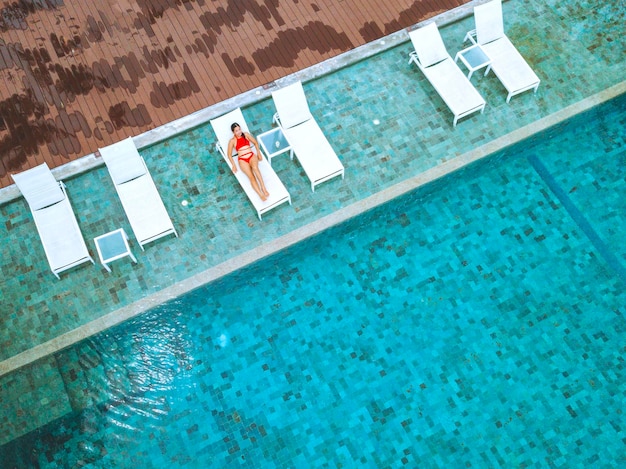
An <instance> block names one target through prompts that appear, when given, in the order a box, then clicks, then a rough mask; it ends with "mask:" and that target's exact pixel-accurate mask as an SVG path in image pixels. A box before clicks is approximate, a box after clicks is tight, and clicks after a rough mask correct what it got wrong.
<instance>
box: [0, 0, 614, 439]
mask: <svg viewBox="0 0 626 469" xmlns="http://www.w3.org/2000/svg"><path fill="white" fill-rule="evenodd" d="M504 11H505V29H506V31H507V33H508V34H509V37H511V39H512V40H513V42H514V43H515V44H516V45H517V47H518V48H519V49H520V51H521V52H522V54H523V55H524V56H525V57H526V58H527V60H528V61H529V63H530V64H531V65H532V66H533V68H534V69H535V70H536V72H537V74H538V75H539V77H540V78H541V79H542V84H541V86H540V88H539V91H538V93H537V94H536V95H533V94H532V93H525V94H523V95H520V96H517V97H515V98H513V99H512V101H511V103H510V104H508V105H507V104H506V103H505V93H504V90H503V88H502V86H501V85H500V83H499V82H498V81H497V79H496V78H495V77H494V76H493V75H491V76H488V77H482V76H481V75H480V74H477V75H476V74H475V76H474V77H473V79H472V81H473V83H474V84H475V85H476V87H477V88H478V89H479V91H480V92H481V93H482V94H483V96H484V97H485V99H486V100H487V103H488V105H487V108H486V110H485V113H484V114H483V115H475V116H472V117H470V118H467V119H465V120H463V121H461V122H460V123H459V125H458V126H457V128H456V129H453V128H452V116H451V115H450V113H449V112H448V110H447V108H446V107H445V105H444V104H443V102H442V101H441V100H440V99H439V98H438V96H437V95H436V93H435V91H434V90H433V89H432V87H431V86H430V85H429V84H428V82H427V81H426V80H425V79H424V77H423V76H422V75H421V73H420V72H419V71H418V70H417V69H416V68H415V67H414V66H410V65H408V53H409V51H410V50H411V47H410V46H409V44H408V43H404V44H402V45H400V46H397V47H395V48H393V49H391V50H389V51H386V52H384V53H382V54H380V55H377V56H375V57H373V58H370V59H368V60H366V61H364V62H360V63H357V64H354V65H351V66H349V67H347V68H344V69H342V70H339V71H337V72H335V73H333V74H331V75H328V76H325V77H322V78H320V79H318V80H315V81H313V82H310V83H306V84H305V91H306V93H307V95H308V97H309V103H310V105H311V109H312V112H313V114H314V115H315V116H316V118H317V120H318V122H319V124H320V126H321V127H322V128H323V129H324V131H325V132H326V134H327V136H328V138H329V140H330V141H331V142H332V144H333V146H334V148H335V149H336V151H337V152H338V154H339V155H340V157H341V159H342V161H343V163H344V165H345V166H346V179H345V181H341V180H340V179H336V180H333V181H330V182H328V183H325V184H324V185H322V186H319V188H318V189H317V190H316V192H315V193H311V192H310V189H309V185H308V182H307V180H306V179H305V177H304V175H303V173H302V171H301V170H300V168H299V167H298V165H297V163H295V162H290V161H289V160H288V159H287V158H286V157H279V158H276V159H275V162H274V166H275V169H276V171H277V172H278V174H279V176H280V177H281V179H282V180H283V182H284V183H285V185H286V186H287V188H288V189H289V190H290V192H291V194H292V198H293V205H292V206H287V205H285V206H282V207H280V208H278V209H276V210H274V211H273V212H270V213H269V214H268V215H266V217H265V218H264V220H263V221H262V222H260V221H259V220H258V219H257V218H256V214H255V213H254V211H253V209H252V207H251V206H250V205H249V203H248V201H247V199H246V198H245V196H244V195H243V193H241V191H240V190H239V188H238V186H236V182H235V180H234V178H233V177H232V176H231V175H230V173H229V170H228V168H227V167H226V166H225V165H224V164H223V163H222V162H221V159H220V158H219V157H218V155H217V154H216V152H215V151H214V150H213V144H214V137H213V135H212V132H211V130H210V127H209V126H204V127H200V128H197V129H195V130H193V131H192V132H189V133H187V134H185V135H183V136H181V137H179V138H175V139H172V140H169V141H166V142H164V143H161V144H157V145H155V146H153V147H151V148H148V149H146V150H144V151H142V154H143V155H144V157H145V158H146V161H147V164H148V166H149V167H150V169H151V172H152V175H153V177H154V179H155V181H156V183H157V185H158V186H159V189H160V192H161V194H162V197H163V200H164V202H165V205H166V206H167V207H168V209H169V211H170V215H171V216H172V219H173V221H174V223H175V225H176V227H177V229H178V232H179V234H180V238H179V239H175V238H173V237H172V238H166V239H163V240H161V241H159V242H157V243H153V244H152V245H149V246H148V247H147V248H146V251H145V252H142V251H140V250H139V248H138V246H137V244H136V243H134V240H132V238H131V243H132V245H131V247H132V248H133V251H134V253H135V255H136V256H137V258H138V261H139V262H138V264H137V265H134V264H132V263H130V262H127V261H125V260H122V261H117V262H115V263H114V264H113V265H112V270H113V271H112V273H110V274H109V273H107V272H105V271H104V269H103V268H101V266H96V267H94V266H90V265H85V266H83V267H80V268H78V269H75V270H73V271H71V272H68V273H65V274H63V276H62V279H61V281H57V280H56V279H55V277H54V276H53V275H52V274H51V273H50V271H49V270H48V265H47V263H46V260H45V257H44V255H43V250H42V248H41V244H40V242H39V239H38V237H37V233H36V231H35V226H34V223H33V222H32V217H31V215H30V212H29V210H28V208H27V205H26V203H25V201H24V200H23V199H20V200H18V201H16V202H12V203H8V204H5V205H2V206H0V214H1V216H2V219H3V221H4V223H3V224H2V228H0V229H1V230H2V236H3V239H4V240H10V242H5V243H3V244H2V246H1V247H0V252H1V255H0V259H1V260H0V263H1V264H0V272H1V274H0V275H1V278H0V281H1V282H2V287H1V289H2V297H3V298H2V304H3V308H2V309H3V314H2V315H1V316H0V331H1V332H0V354H1V355H0V359H7V358H10V357H12V356H14V355H16V354H18V353H20V352H22V351H24V350H26V349H28V348H30V347H33V346H35V345H37V344H41V343H44V342H46V341H48V340H51V339H53V338H54V337H57V336H59V335H61V334H63V333H66V332H68V331H70V330H73V329H75V328H76V327H79V326H82V325H85V324H87V323H89V322H90V321H93V320H95V319H97V318H99V317H101V316H103V315H104V314H106V313H110V312H112V311H115V310H117V309H118V308H121V307H124V306H127V305H130V304H132V303H133V302H134V301H137V300H138V299H140V298H142V297H147V296H149V295H151V294H153V293H156V292H158V291H161V290H163V289H164V288H169V287H172V286H175V285H177V284H179V283H181V282H183V281H185V280H186V279H188V278H190V277H192V276H194V275H197V274H199V273H201V272H203V271H205V270H206V269H209V268H211V267H214V266H216V265H218V264H221V263H223V262H226V261H228V260H229V259H232V258H234V257H236V256H238V255H240V254H243V253H245V252H246V251H249V250H250V249H252V248H256V247H259V246H263V245H264V244H265V243H267V242H270V241H272V240H275V239H277V238H278V237H280V236H282V235H285V234H287V233H289V232H292V231H293V230H295V229H298V228H300V227H303V226H305V225H307V224H309V223H312V222H314V221H316V220H319V219H320V218H322V217H324V216H326V215H329V214H331V213H333V212H335V211H336V210H339V209H342V208H345V207H347V206H349V205H352V204H355V203H358V202H359V201H362V200H363V199H365V198H367V197H370V196H372V195H375V194H377V193H378V192H380V191H382V190H385V189H388V188H390V187H392V186H394V185H395V184H398V183H400V182H402V181H405V180H407V179H409V178H411V177H414V176H416V175H418V174H420V173H422V172H424V171H426V170H428V169H431V168H433V167H435V166H437V165H439V164H441V163H443V162H445V161H448V160H451V159H453V158H455V157H457V156H460V155H464V154H466V153H467V152H470V151H473V150H476V149H477V148H480V147H481V146H483V145H485V144H488V143H489V142H493V141H494V140H496V139H498V138H500V137H503V136H506V135H507V134H509V133H511V132H514V131H516V130H519V129H521V128H524V127H525V126H527V125H529V124H531V123H533V122H535V121H537V120H538V119H541V118H544V117H546V116H550V115H552V114H553V113H556V112H559V111H561V110H562V109H564V108H566V107H567V106H570V105H573V104H575V103H578V102H580V101H581V100H584V99H585V98H589V97H592V96H595V95H597V94H598V93H601V92H602V91H603V90H605V89H607V88H609V87H612V86H615V85H619V84H620V83H621V82H622V80H623V78H624V73H623V70H624V69H625V68H626V67H625V62H626V57H625V56H624V54H623V51H624V50H625V44H624V41H625V39H624V34H623V33H624V13H625V12H626V7H624V6H621V5H619V4H618V3H615V4H613V3H610V4H606V3H605V2H601V1H600V0H596V1H593V2H582V1H565V2H562V1H561V2H557V1H555V0H550V1H547V2H531V1H510V2H507V3H505V5H504ZM589 12H595V14H589ZM472 27H473V20H472V19H471V18H469V19H466V20H463V21H460V22H458V23H455V24H452V25H449V26H447V27H445V28H443V29H442V35H443V38H444V41H445V43H446V45H447V47H448V49H449V51H450V52H451V53H454V52H456V51H457V50H458V49H460V48H461V47H462V44H461V42H462V39H463V36H464V35H465V32H466V31H467V30H468V29H471V28H472ZM243 112H244V115H245V116H246V119H247V121H248V124H249V125H250V127H251V129H252V131H253V133H257V134H258V133H260V132H262V131H264V130H267V129H269V128H270V127H271V121H272V114H273V112H274V108H273V104H272V102H271V100H266V101H263V102H260V103H257V104H254V105H252V106H250V107H247V108H245V109H244V110H243ZM375 121H377V122H379V124H376V123H375ZM65 182H66V184H67V187H68V193H69V196H70V199H71V201H72V203H73V206H74V210H75V212H76V214H77V217H78V221H79V224H80V226H81V229H82V231H83V234H84V236H85V238H86V240H87V242H88V245H89V247H90V249H91V251H92V253H95V249H94V246H93V242H92V239H93V238H94V237H95V236H97V235H99V234H102V233H104V232H106V231H110V230H112V229H115V228H117V227H119V226H122V227H124V228H126V229H127V231H128V232H129V233H130V227H129V226H128V224H127V221H126V219H125V217H124V214H123V211H122V209H121V205H120V204H119V201H118V199H117V197H116V194H115V191H114V189H113V187H112V185H111V183H110V179H109V177H108V174H107V172H106V170H105V169H104V168H100V169H97V170H94V171H90V172H88V173H86V174H84V175H81V176H79V177H76V178H73V179H70V180H66V181H65ZM183 200H188V201H190V202H191V204H190V205H187V206H186V207H184V206H183V205H181V202H182V201H183ZM48 361H49V360H48V359H45V360H44V361H43V362H44V363H42V367H34V368H33V369H32V371H26V373H31V374H30V375H26V376H25V375H23V374H22V375H20V376H16V374H9V375H6V376H4V377H2V378H0V388H1V389H3V393H4V392H5V391H7V390H9V389H11V394H12V395H13V393H15V392H17V391H16V390H17V389H22V392H21V394H22V395H24V396H26V397H24V401H25V402H26V401H28V402H34V403H35V404H34V405H36V406H37V405H41V406H45V405H46V403H45V402H44V400H46V399H45V396H38V395H37V393H36V389H37V382H38V380H54V379H56V378H55V376H54V374H55V373H56V371H55V366H54V363H48ZM46 367H48V370H49V372H45V369H46ZM22 404H23V403H22ZM22 404H20V405H22ZM56 405H57V407H56V408H50V407H46V411H45V412H40V414H41V415H40V419H41V421H47V420H49V419H52V418H54V417H55V416H59V415H63V414H64V413H65V412H67V408H66V407H64V406H63V405H61V404H58V401H57V404H56ZM3 406H7V407H3V412H2V415H1V417H0V418H1V419H2V421H0V428H3V429H4V428H7V426H9V427H10V428H11V429H12V431H13V430H15V431H17V432H18V433H19V432H20V431H23V430H24V428H25V427H21V426H20V425H19V424H16V418H15V407H14V406H12V405H11V404H10V403H6V402H3ZM18 417H19V418H21V419H23V420H30V421H31V423H32V424H35V425H36V424H37V422H36V421H34V420H33V419H34V414H30V412H29V413H28V414H24V413H22V414H21V415H20V414H18ZM9 420H10V421H11V424H10V425H9ZM17 420H19V419H17ZM18 423H19V422H18Z"/></svg>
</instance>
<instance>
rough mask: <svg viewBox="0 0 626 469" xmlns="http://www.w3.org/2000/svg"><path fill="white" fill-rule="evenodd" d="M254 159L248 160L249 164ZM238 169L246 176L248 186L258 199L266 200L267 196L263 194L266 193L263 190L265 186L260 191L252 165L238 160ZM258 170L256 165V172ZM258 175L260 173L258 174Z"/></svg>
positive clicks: (254, 157)
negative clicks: (248, 181)
mask: <svg viewBox="0 0 626 469" xmlns="http://www.w3.org/2000/svg"><path fill="white" fill-rule="evenodd" d="M255 159H256V155H255V156H253V157H252V158H251V159H250V163H252V161H253V160H255ZM239 168H240V169H241V170H242V171H243V172H244V174H245V175H246V176H248V179H250V184H251V185H252V188H253V189H254V192H256V193H257V194H259V197H261V200H262V201H264V202H265V201H266V200H267V196H268V195H269V194H267V195H265V193H266V192H267V191H266V190H265V185H263V190H261V188H260V187H259V184H258V183H257V180H256V177H255V175H254V173H253V171H252V165H251V164H248V163H246V162H245V161H243V160H239ZM258 170H259V167H258V164H257V171H258ZM259 174H260V173H259ZM261 181H263V179H261Z"/></svg>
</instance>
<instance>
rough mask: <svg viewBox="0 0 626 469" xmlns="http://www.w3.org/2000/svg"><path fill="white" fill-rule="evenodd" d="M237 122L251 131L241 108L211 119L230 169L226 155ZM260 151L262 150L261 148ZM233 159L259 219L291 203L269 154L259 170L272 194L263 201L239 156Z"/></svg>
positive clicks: (245, 129)
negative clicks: (241, 165) (233, 126)
mask: <svg viewBox="0 0 626 469" xmlns="http://www.w3.org/2000/svg"><path fill="white" fill-rule="evenodd" d="M235 122H236V123H237V124H239V126H240V127H241V130H243V131H244V132H248V133H250V130H249V128H248V124H247V123H246V120H245V119H244V117H243V113H242V112H241V109H239V108H237V109H234V110H232V111H230V112H229V113H227V114H224V115H223V116H220V117H218V118H216V119H212V120H211V126H212V127H213V132H214V133H215V136H216V137H217V143H216V145H215V146H216V148H217V151H218V152H219V153H220V154H221V155H222V158H224V161H226V164H227V165H228V171H231V167H230V160H229V159H228V156H227V155H226V151H227V150H228V142H229V141H230V140H231V139H232V138H233V131H232V130H231V129H230V126H231V125H232V124H233V123H235ZM252 150H253V151H255V150H256V148H254V146H253V147H252ZM259 151H261V150H260V149H259ZM233 154H236V152H234V153H233ZM233 160H234V162H235V164H236V165H237V172H236V173H235V174H234V176H235V178H236V179H237V181H238V182H239V185H240V186H241V188H242V189H243V191H244V192H245V193H246V195H247V196H248V199H249V200H250V202H251V203H252V205H253V206H254V209H255V210H256V213H257V216H258V217H259V220H261V216H262V215H263V214H264V213H266V212H268V211H270V210H272V209H273V208H276V207H278V206H279V205H281V204H284V203H285V202H289V204H290V205H291V196H290V195H289V192H287V188H286V187H285V185H284V184H283V183H282V181H281V180H280V179H279V178H278V175H277V174H276V172H275V171H274V170H273V169H272V166H271V165H270V164H269V161H268V159H267V156H264V157H263V159H262V160H261V161H259V171H261V176H263V182H264V183H265V188H266V189H267V190H268V192H269V193H270V196H269V197H268V198H267V200H265V201H262V200H261V197H259V194H257V193H256V192H255V190H254V189H253V188H252V184H251V183H250V179H249V178H248V176H246V174H245V173H244V172H243V171H242V170H241V168H240V167H239V160H238V158H237V157H236V156H235V157H234V158H233Z"/></svg>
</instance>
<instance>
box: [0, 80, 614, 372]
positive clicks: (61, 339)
mask: <svg viewBox="0 0 626 469" xmlns="http://www.w3.org/2000/svg"><path fill="white" fill-rule="evenodd" d="M624 93H626V81H623V82H621V83H619V84H617V85H614V86H612V87H610V88H607V89H606V90H603V91H601V92H599V93H596V94H595V95H593V96H590V97H587V98H585V99H583V100H581V101H579V102H577V103H574V104H572V105H570V106H567V107H565V108H563V109H561V110H560V111H557V112H555V113H553V114H550V115H549V116H546V117H543V118H541V119H539V120H537V121H535V122H532V123H530V124H528V125H526V126H524V127H521V128H519V129H517V130H514V131H513V132H510V133H508V134H506V135H503V136H501V137H498V138H496V139H494V140H492V141H490V142H487V143H485V144H484V145H481V146H480V147H478V148H475V149H473V150H471V151H469V152H466V153H464V154H462V155H459V156H457V157H454V158H452V159H450V160H448V161H445V162H443V163H441V164H439V165H437V166H435V167H433V168H430V169H428V170H426V171H424V172H422V173H419V174H417V175H415V176H413V177H411V178H409V179H406V180H404V181H401V182H398V183H396V184H394V185H392V186H390V187H388V188H387V189H384V190H382V191H380V192H377V193H376V194H372V195H370V196H368V197H366V198H364V199H362V200H359V201H357V202H354V203H353V204H350V205H348V206H347V207H343V208H341V209H339V210H337V211H335V212H333V213H331V214H328V215H325V216H323V217H321V218H319V219H317V220H315V221H313V222H311V223H308V224H306V225H304V226H302V227H300V228H297V229H295V230H293V231H291V232H289V233H287V234H285V235H282V236H280V237H278V238H276V239H274V240H271V241H268V242H266V243H264V244H262V245H260V246H257V247H256V248H253V249H251V250H249V251H246V252H244V253H242V254H239V255H237V256H235V257H233V258H231V259H228V260H226V261H223V262H221V263H219V264H217V265H215V266H213V267H210V268H208V269H206V270H204V271H202V272H199V273H197V274H194V275H192V276H191V277H189V278H188V279H185V280H182V281H180V282H176V283H175V284H174V285H171V286H169V287H166V288H164V289H162V290H160V291H158V292H156V293H153V294H151V295H148V296H146V297H144V298H141V299H140V300H137V301H135V302H133V303H131V304H129V305H126V306H124V307H122V308H119V309H117V310H115V311H112V312H110V313H107V314H105V315H104V316H101V317H100V318H98V319H94V320H93V321H90V322H88V323H86V324H83V325H82V326H79V327H77V328H75V329H72V330H71V331H68V332H66V333H64V334H61V335H59V336H58V337H55V338H54V339H51V340H49V341H47V342H44V343H42V344H38V345H36V346H34V347H32V348H30V349H27V350H25V351H23V352H20V353H18V354H16V355H14V356H12V357H10V358H8V359H6V360H3V361H1V362H0V377H2V376H4V375H6V374H8V373H11V372H13V371H15V370H18V369H19V368H22V367H24V366H27V365H30V364H32V363H34V362H36V361H37V360H40V359H42V358H45V357H47V356H49V355H52V354H54V353H57V352H59V351H61V350H63V349H64V348H67V347H69V346H71V345H73V344H76V343H78V342H80V341H81V340H84V339H86V338H88V337H91V336H93V335H95V334H98V333H100V332H103V331H105V330H107V329H110V328H111V327H114V326H117V325H119V324H121V323H122V322H124V321H127V320H128V319H132V318H134V317H136V316H138V315H140V314H142V313H144V312H146V311H148V310H150V309H152V308H154V307H156V306H159V305H161V304H163V303H165V302H167V301H169V300H172V299H175V298H177V297H179V296H181V295H183V294H185V293H188V292H190V291H192V290H195V289H197V288H199V287H202V286H204V285H206V284H208V283H210V282H213V281H215V280H217V279H219V278H221V277H224V276H226V275H228V274H230V273H232V272H234V271H236V270H239V269H241V268H243V267H245V266H248V265H250V264H252V263H254V262H256V261H259V260H261V259H263V258H265V257H268V256H270V255H272V254H275V253H277V252H279V251H281V250H283V249H287V248H289V247H290V246H292V245H294V244H296V243H298V242H300V241H303V240H305V239H307V238H309V237H311V236H313V235H315V234H317V233H320V232H321V231H324V230H326V229H328V228H331V227H333V226H336V225H338V224H340V223H343V222H345V221H347V220H349V219H350V218H353V217H355V216H358V215H360V214H362V213H364V212H366V211H368V210H371V209H373V208H375V207H378V206H380V205H382V204H384V203H387V202H389V201H391V200H393V199H395V198H397V197H399V196H401V195H404V194H406V193H408V192H410V191H412V190H415V189H417V188H419V187H421V186H423V185H425V184H427V183H430V182H432V181H435V180H437V179H440V178H441V177H444V176H446V175H448V174H451V173H453V172H455V171H457V170H459V169H461V168H463V167H464V166H467V165H469V164H471V163H473V162H476V161H478V160H480V159H482V158H484V157H486V156H488V155H491V154H493V153H495V152H497V151H500V150H502V149H504V148H506V147H508V146H510V145H513V144H515V143H518V142H520V141H522V140H524V139H525V138H528V137H530V136H532V135H535V134H537V133H539V132H541V131H543V130H546V129H548V128H550V127H552V126H554V125H556V124H558V123H560V122H562V121H564V120H567V119H569V118H571V117H573V116H575V115H577V114H580V113H582V112H585V111H587V110H589V109H591V108H593V107H594V106H597V105H599V104H602V103H604V102H606V101H609V100H611V99H613V98H616V97H617V96H619V95H621V94H624Z"/></svg>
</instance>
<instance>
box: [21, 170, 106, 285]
mask: <svg viewBox="0 0 626 469" xmlns="http://www.w3.org/2000/svg"><path fill="white" fill-rule="evenodd" d="M12 176H13V180H14V181H15V184H16V185H17V187H18V188H19V190H20V191H21V192H22V195H23V196H24V198H25V199H26V202H28V206H29V207H30V211H31V212H32V214H33V218H34V220H35V226H37V231H38V232H39V237H40V238H41V243H42V244H43V249H44V251H45V253H46V257H47V258H48V264H50V269H51V270H52V273H53V274H54V275H55V276H56V277H57V278H60V277H59V272H63V271H64V270H67V269H71V268H72V267H75V266H77V265H79V264H82V263H83V262H89V261H91V263H93V262H94V261H93V259H92V257H91V256H90V255H89V251H88V250H87V245H86V244H85V240H84V239H83V235H82V233H81V232H80V228H79V227H78V222H77V221H76V216H75V215H74V211H73V210H72V206H71V205H70V200H69V199H68V197H67V193H66V192H65V185H64V184H63V183H62V182H57V181H56V179H54V176H53V175H52V172H50V168H48V165H47V164H46V163H43V164H41V165H39V166H36V167H34V168H32V169H29V170H27V171H24V172H23V173H20V174H13V175H12Z"/></svg>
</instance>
